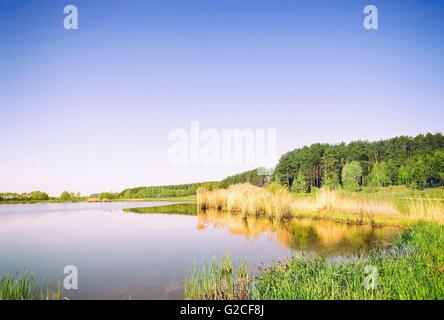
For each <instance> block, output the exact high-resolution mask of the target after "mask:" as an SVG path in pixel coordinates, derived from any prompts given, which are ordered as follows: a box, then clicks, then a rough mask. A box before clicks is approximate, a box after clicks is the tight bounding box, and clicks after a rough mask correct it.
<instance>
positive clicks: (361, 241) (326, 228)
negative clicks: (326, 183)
mask: <svg viewBox="0 0 444 320" xmlns="http://www.w3.org/2000/svg"><path fill="white" fill-rule="evenodd" d="M129 211H131V212H136V213H153V214H160V213H161V214H165V213H170V214H185V215H197V226H196V228H197V230H205V229H208V228H209V227H211V228H215V229H225V230H226V231H227V232H228V233H229V234H230V235H234V236H241V237H244V238H246V239H248V240H251V241H254V240H255V239H257V238H258V237H263V236H266V237H267V238H268V240H269V241H272V242H275V243H276V244H278V245H279V246H280V247H284V248H288V249H292V250H297V251H305V252H313V253H317V254H326V255H329V254H334V255H343V254H353V253H357V252H360V251H362V250H367V249H369V248H371V247H374V246H376V245H387V244H389V243H390V241H391V240H392V239H393V238H394V236H396V234H397V233H398V231H399V230H398V229H397V228H395V227H373V226H370V225H352V224H341V223H335V222H332V221H328V220H313V219H299V218H297V219H287V220H277V219H270V218H267V217H261V216H248V218H247V219H244V218H243V217H242V216H241V215H237V214H232V213H227V212H221V211H217V210H206V211H199V212H198V210H197V207H196V206H195V205H187V204H178V205H168V206H161V207H151V208H138V209H130V210H129Z"/></svg>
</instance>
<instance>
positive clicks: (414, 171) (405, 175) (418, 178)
mask: <svg viewBox="0 0 444 320" xmlns="http://www.w3.org/2000/svg"><path fill="white" fill-rule="evenodd" d="M399 181H400V182H401V183H404V184H405V185H409V186H412V187H414V188H423V187H425V185H426V181H427V177H426V167H425V164H424V160H423V159H422V158H417V159H409V160H408V161H407V162H406V163H404V164H403V165H402V166H401V167H400V168H399Z"/></svg>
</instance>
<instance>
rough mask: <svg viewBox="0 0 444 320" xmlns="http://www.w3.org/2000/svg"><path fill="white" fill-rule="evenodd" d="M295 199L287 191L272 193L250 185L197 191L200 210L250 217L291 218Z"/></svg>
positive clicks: (281, 190) (243, 184)
mask: <svg viewBox="0 0 444 320" xmlns="http://www.w3.org/2000/svg"><path fill="white" fill-rule="evenodd" d="M292 203H293V198H292V197H291V195H290V193H289V192H288V191H286V190H285V189H283V188H282V189H278V190H276V191H275V192H270V191H268V190H267V189H265V188H260V187H256V186H253V185H251V184H249V183H242V184H236V185H231V186H229V187H228V188H227V189H216V190H213V191H208V190H206V189H203V188H200V189H198V190H197V204H198V207H199V208H200V209H203V210H206V209H216V210H224V211H229V212H234V213H241V214H242V215H243V216H244V217H246V216H248V215H266V216H269V217H275V218H282V217H285V216H289V215H290V214H291V210H292Z"/></svg>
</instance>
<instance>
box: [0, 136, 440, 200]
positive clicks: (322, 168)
mask: <svg viewBox="0 0 444 320" xmlns="http://www.w3.org/2000/svg"><path fill="white" fill-rule="evenodd" d="M270 181H272V182H274V183H279V184H281V185H283V186H285V187H287V188H288V189H289V190H291V191H295V192H310V191H311V190H312V189H313V188H320V187H322V186H326V187H330V188H345V189H350V190H356V189H359V188H361V187H362V186H375V187H384V186H389V185H408V186H412V187H416V188H423V187H435V186H443V185H444V136H443V135H442V134H441V133H437V134H431V133H428V134H425V135H422V134H421V135H418V136H416V137H408V136H400V137H396V138H392V139H388V140H380V141H375V142H369V141H354V142H350V143H348V144H346V143H340V144H321V143H317V144H312V145H311V146H305V147H303V148H299V149H295V150H293V151H291V152H288V153H286V154H284V155H283V156H282V157H281V159H280V161H279V163H278V165H277V166H276V169H275V172H274V174H273V175H272V176H264V175H262V174H259V172H258V169H255V170H250V171H246V172H242V173H240V174H237V175H233V176H230V177H227V178H225V179H224V180H222V181H212V182H201V183H190V184H180V185H168V186H151V187H137V188H129V189H125V190H123V191H122V192H103V193H100V194H93V195H91V197H95V198H99V199H107V200H114V199H146V198H166V197H183V196H189V195H194V194H196V190H197V189H198V188H199V187H205V188H207V189H209V190H212V189H215V188H221V187H222V188H225V187H228V186H229V185H232V184H237V183H245V182H249V183H251V184H253V185H256V186H263V185H264V184H267V183H269V182H270ZM87 199H88V197H82V196H80V194H79V193H77V194H74V193H70V192H67V191H64V192H63V193H62V194H61V195H60V196H59V197H58V198H50V197H48V194H46V193H44V192H40V191H34V192H30V193H22V194H17V193H0V201H20V202H21V201H23V202H25V201H46V200H56V201H62V202H63V201H70V202H71V201H84V200H87Z"/></svg>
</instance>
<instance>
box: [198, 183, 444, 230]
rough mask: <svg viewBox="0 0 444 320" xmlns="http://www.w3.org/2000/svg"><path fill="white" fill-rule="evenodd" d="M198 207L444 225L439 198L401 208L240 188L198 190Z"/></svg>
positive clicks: (325, 192)
mask: <svg viewBox="0 0 444 320" xmlns="http://www.w3.org/2000/svg"><path fill="white" fill-rule="evenodd" d="M197 205H198V207H199V208H200V209H202V210H207V209H216V210H223V211H228V212H233V213H240V214H242V215H243V216H247V215H265V216H268V217H271V218H283V217H306V218H315V219H330V220H333V221H337V222H345V223H356V224H372V225H387V224H390V225H392V224H403V225H411V224H413V223H415V222H418V221H422V220H425V221H432V222H439V223H444V202H442V201H437V200H436V198H430V197H423V198H405V199H404V200H403V202H402V205H401V204H399V203H396V202H395V201H393V200H389V199H384V200H381V199H378V198H376V199H371V198H370V197H369V196H362V195H358V194H357V193H353V194H350V193H347V192H344V191H338V190H329V189H320V190H318V191H317V192H316V193H313V194H310V195H306V196H303V195H300V194H299V195H294V194H290V193H289V192H288V191H286V189H284V188H277V189H274V190H270V189H266V188H259V187H256V186H253V185H250V184H238V185H232V186H230V187H228V188H227V189H217V190H213V191H208V190H205V189H198V190H197Z"/></svg>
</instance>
